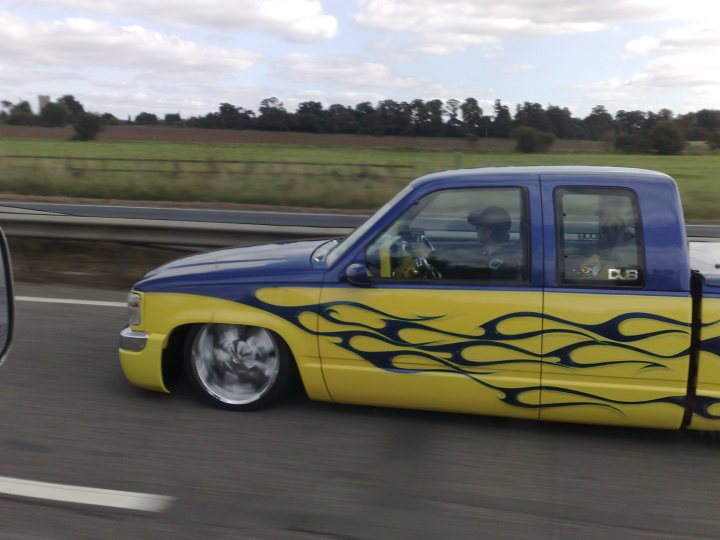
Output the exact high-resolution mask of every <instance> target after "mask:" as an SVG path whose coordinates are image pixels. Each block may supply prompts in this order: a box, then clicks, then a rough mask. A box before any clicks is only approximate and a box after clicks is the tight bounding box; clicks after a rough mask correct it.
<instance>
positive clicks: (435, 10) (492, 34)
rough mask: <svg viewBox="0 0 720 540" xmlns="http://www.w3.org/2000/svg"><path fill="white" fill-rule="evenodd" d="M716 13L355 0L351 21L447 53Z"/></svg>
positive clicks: (635, 4) (533, 0)
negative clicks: (508, 39)
mask: <svg viewBox="0 0 720 540" xmlns="http://www.w3.org/2000/svg"><path fill="white" fill-rule="evenodd" d="M713 14H714V15H715V16H718V15H720V3H718V2H717V1H716V0H685V1H684V2H682V3H678V2H676V1H671V0H605V1H603V2H587V1H586V2H578V1H577V0H508V1H506V2H498V3H489V2H472V1H468V0H449V1H446V2H443V3H440V4H439V3H438V2H437V1H436V0H359V6H358V9H357V11H356V13H355V16H354V18H355V21H356V22H357V23H358V24H360V25H362V26H365V27H369V28H374V29H379V30H384V31H390V32H403V33H408V34H410V35H412V36H413V40H412V43H411V47H412V48H413V49H415V50H419V51H423V52H426V53H430V54H448V53H451V52H457V51H462V50H465V49H467V48H468V47H470V46H476V45H491V46H495V47H497V46H499V43H500V40H501V39H502V38H506V37H510V36H522V35H525V36H527V35H530V36H537V35H559V34H580V33H587V32H597V31H601V30H607V29H610V28H614V27H615V26H616V25H617V24H620V23H623V22H630V21H638V20H644V21H648V20H669V19H676V18H677V19H680V20H683V19H691V18H693V17H697V16H700V17H707V16H710V15H713Z"/></svg>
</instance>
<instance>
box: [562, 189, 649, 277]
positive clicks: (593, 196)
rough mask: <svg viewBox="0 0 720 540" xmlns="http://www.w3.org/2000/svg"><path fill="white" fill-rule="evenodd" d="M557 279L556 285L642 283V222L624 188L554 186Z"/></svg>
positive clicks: (632, 197)
mask: <svg viewBox="0 0 720 540" xmlns="http://www.w3.org/2000/svg"><path fill="white" fill-rule="evenodd" d="M555 209H556V225H557V226H556V230H557V231H558V239H557V246H558V274H559V275H558V282H559V283H560V284H561V285H586V286H597V287H613V288H614V287H642V286H643V284H644V281H645V271H644V270H645V269H644V263H643V242H642V227H641V223H640V218H639V213H638V206H637V198H636V196H635V193H634V192H632V191H631V190H629V189H615V188H609V189H606V188H559V189H557V190H556V191H555Z"/></svg>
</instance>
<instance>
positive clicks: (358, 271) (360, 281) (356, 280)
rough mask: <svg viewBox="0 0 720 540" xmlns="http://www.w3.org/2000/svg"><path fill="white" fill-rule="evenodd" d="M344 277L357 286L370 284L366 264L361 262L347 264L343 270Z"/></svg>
mask: <svg viewBox="0 0 720 540" xmlns="http://www.w3.org/2000/svg"><path fill="white" fill-rule="evenodd" d="M345 279H347V280H348V282H349V283H350V284H351V285H356V286H358V287H369V286H370V274H369V273H368V269H367V266H365V265H364V264H361V263H354V264H351V265H350V266H348V267H347V269H346V270H345Z"/></svg>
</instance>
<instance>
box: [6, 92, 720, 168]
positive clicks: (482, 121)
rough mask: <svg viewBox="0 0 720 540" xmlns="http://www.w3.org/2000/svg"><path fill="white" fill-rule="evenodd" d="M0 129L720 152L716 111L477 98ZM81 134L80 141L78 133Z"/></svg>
mask: <svg viewBox="0 0 720 540" xmlns="http://www.w3.org/2000/svg"><path fill="white" fill-rule="evenodd" d="M0 105H2V108H0V122H5V123H8V124H15V125H43V126H66V125H68V124H71V125H73V126H74V127H75V131H76V138H79V139H83V138H94V136H90V137H88V133H86V132H92V131H93V130H96V131H95V135H96V134H97V132H98V131H99V130H100V129H102V126H103V125H104V124H120V123H130V124H139V125H171V126H180V127H182V126H190V127H200V128H205V129H237V130H244V129H256V130H268V131H297V132H307V133H338V134H365V135H375V136H382V135H402V136H419V137H465V138H466V139H467V140H468V142H470V143H472V142H474V141H476V140H477V139H478V138H481V137H498V138H510V137H513V138H515V140H516V144H517V148H518V150H520V151H528V152H532V151H543V150H546V149H547V148H549V147H550V145H552V143H553V141H554V140H555V139H556V138H559V139H581V140H593V141H601V140H602V141H606V142H608V143H613V144H614V145H615V147H616V148H617V149H618V150H620V151H623V152H658V153H663V154H673V153H678V152H680V151H682V149H683V148H684V147H685V143H686V141H687V140H692V141H707V142H708V144H709V145H710V147H711V148H712V149H718V148H720V110H717V109H702V110H699V111H696V112H690V113H687V114H681V115H674V114H673V112H672V111H670V110H668V109H661V110H660V111H658V112H653V111H641V110H631V111H626V110H620V111H618V112H617V113H616V114H615V115H614V116H613V115H611V114H610V113H609V112H608V111H607V109H606V108H605V107H604V106H603V105H598V106H596V107H593V109H592V111H591V112H590V114H589V115H587V116H585V117H576V116H573V115H572V113H571V112H570V110H569V109H568V108H567V107H560V106H557V105H549V106H547V107H543V106H542V105H541V104H539V103H531V102H528V101H526V102H524V103H522V104H518V105H516V106H515V110H514V112H511V110H510V107H509V106H508V105H506V104H504V103H503V102H502V101H501V100H499V99H497V100H495V102H494V104H493V106H492V109H491V110H490V111H484V110H483V109H482V107H481V106H480V104H479V103H478V101H477V100H476V99H475V98H471V97H470V98H466V99H465V100H464V101H458V100H456V99H450V100H447V101H445V102H443V101H441V100H439V99H432V100H428V101H424V100H422V99H414V100H412V101H410V102H407V101H402V102H398V101H395V100H391V99H386V100H382V101H379V102H378V103H377V104H372V103H370V102H367V101H366V102H362V103H358V104H357V105H355V106H348V105H340V104H333V105H330V106H329V107H327V108H325V107H324V106H323V105H322V103H321V102H319V101H305V102H302V103H300V104H299V105H298V107H297V109H296V110H295V112H290V111H288V110H287V109H286V108H285V106H284V104H283V103H282V102H281V101H280V100H278V99H277V98H275V97H271V98H267V99H263V100H262V101H261V103H260V106H259V108H258V110H257V112H255V111H253V110H251V109H245V108H243V107H239V106H236V105H233V104H231V103H221V104H220V105H219V107H218V110H217V111H215V112H209V113H207V114H205V115H204V116H191V117H189V118H182V117H181V115H180V114H177V113H168V114H166V115H164V117H162V118H160V117H158V116H157V115H156V114H154V113H149V112H141V113H140V114H138V115H136V116H135V118H134V119H131V118H128V119H127V121H126V122H125V121H121V120H119V119H117V118H116V117H115V116H113V115H112V114H109V113H105V114H100V115H96V114H91V113H87V112H86V111H85V109H84V107H83V105H82V104H81V103H79V102H78V101H77V100H76V99H75V98H74V97H73V96H72V95H65V96H62V97H61V98H59V99H58V100H56V101H54V102H49V103H47V104H45V105H44V106H43V108H42V110H41V111H40V113H39V114H37V115H36V114H34V113H33V111H32V108H31V107H30V104H29V102H27V101H21V102H19V103H11V102H9V101H2V102H0ZM78 127H80V128H81V131H83V130H84V131H83V132H82V133H78ZM90 134H91V135H92V133H90Z"/></svg>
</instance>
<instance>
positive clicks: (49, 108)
mask: <svg viewBox="0 0 720 540" xmlns="http://www.w3.org/2000/svg"><path fill="white" fill-rule="evenodd" d="M69 117H70V113H69V112H68V110H67V109H66V108H65V106H64V105H61V104H60V103H48V104H47V105H45V106H44V107H43V109H42V111H40V121H41V123H42V125H43V126H47V127H65V126H66V125H67V123H68V118H69Z"/></svg>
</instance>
